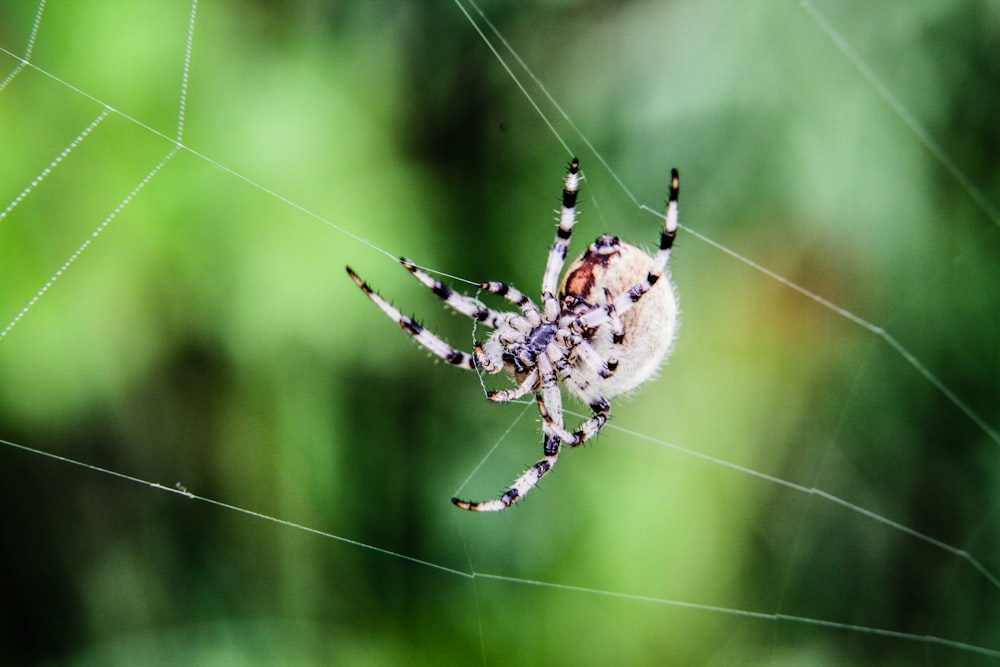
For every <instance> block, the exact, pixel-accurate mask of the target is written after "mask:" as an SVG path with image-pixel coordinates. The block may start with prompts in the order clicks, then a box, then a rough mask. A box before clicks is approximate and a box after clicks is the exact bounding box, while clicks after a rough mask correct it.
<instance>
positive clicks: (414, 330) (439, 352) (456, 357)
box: [347, 266, 479, 370]
mask: <svg viewBox="0 0 1000 667" xmlns="http://www.w3.org/2000/svg"><path fill="white" fill-rule="evenodd" d="M347 274H348V275H349V276H350V277H351V280H353V281H354V283H355V284H356V285H357V286H358V287H360V288H361V291H363V292H364V293H365V294H367V295H368V298H369V299H371V300H372V301H374V302H375V305H377V306H378V307H379V308H381V309H382V312H383V313H385V314H386V315H388V316H389V318H390V319H392V320H395V321H396V323H397V324H399V326H400V327H402V328H403V330H404V331H406V333H408V334H410V335H411V336H413V339H414V340H415V341H417V342H418V343H420V345H421V346H423V347H424V348H426V349H427V350H429V351H430V352H431V353H432V354H434V355H436V356H438V357H440V358H441V359H444V360H445V361H447V362H448V363H449V364H451V365H452V366H458V367H459V368H465V369H467V370H475V369H476V368H478V367H479V364H478V362H477V361H476V359H475V357H473V356H472V355H471V354H468V353H467V352H462V351H461V350H456V349H455V348H453V347H452V346H450V345H448V343H446V342H444V341H443V340H441V339H440V338H439V337H438V336H437V335H435V334H433V333H431V332H430V331H428V330H427V329H425V328H423V327H422V326H421V325H420V324H419V323H418V322H417V321H416V320H414V319H413V318H412V317H407V316H406V315H403V314H402V313H401V312H399V310H397V309H396V307H395V306H393V305H392V304H391V303H389V302H388V301H386V300H385V299H383V298H382V297H381V296H379V294H378V293H377V292H376V291H375V290H373V289H372V288H371V287H369V286H368V283H366V282H365V281H363V280H361V278H359V277H358V274H356V273H354V271H352V270H351V267H349V266H348V267H347Z"/></svg>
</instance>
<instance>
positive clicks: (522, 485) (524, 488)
mask: <svg viewBox="0 0 1000 667" xmlns="http://www.w3.org/2000/svg"><path fill="white" fill-rule="evenodd" d="M559 443H560V440H559V437H558V436H555V435H546V436H545V444H544V449H545V457H544V458H542V459H541V460H540V461H538V462H537V463H535V464H534V465H533V466H531V467H530V468H528V469H527V470H525V471H524V473H522V474H521V476H520V477H518V478H517V479H515V480H514V482H513V483H512V484H511V485H510V488H508V489H507V490H506V491H504V492H503V494H502V495H501V496H500V497H499V498H496V499H495V500H486V501H482V502H470V501H468V500H460V499H458V498H452V499H451V502H453V503H454V504H455V505H456V506H457V507H461V508H462V509H464V510H470V511H472V512H499V511H500V510H505V509H507V508H508V507H510V506H511V505H513V504H514V503H515V502H516V501H518V500H520V499H521V498H522V497H523V496H524V495H525V494H526V493H528V491H530V490H531V489H533V488H534V487H535V485H536V484H538V480H540V479H541V478H542V477H544V476H545V474H546V473H547V472H549V471H550V470H552V467H553V466H554V465H555V464H556V460H557V459H558V458H559Z"/></svg>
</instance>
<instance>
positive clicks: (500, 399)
mask: <svg viewBox="0 0 1000 667" xmlns="http://www.w3.org/2000/svg"><path fill="white" fill-rule="evenodd" d="M537 382H538V370H537V369H535V370H533V371H531V372H530V373H528V377H526V378H524V382H522V383H521V384H519V385H518V386H517V387H515V388H513V389H501V390H500V391H488V392H486V398H488V399H489V400H491V401H493V402H494V403H507V402H508V401H513V400H515V399H518V398H521V397H522V396H524V395H525V394H528V393H530V392H531V390H532V388H533V387H534V386H535V383H537Z"/></svg>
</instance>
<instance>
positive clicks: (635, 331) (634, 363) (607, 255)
mask: <svg viewBox="0 0 1000 667" xmlns="http://www.w3.org/2000/svg"><path fill="white" fill-rule="evenodd" d="M652 266H653V257H652V256H650V255H649V254H648V253H647V252H645V251H644V250H641V249H639V248H637V247H635V246H633V245H631V244H628V243H625V242H623V241H621V240H619V239H618V238H617V237H615V236H610V235H607V234H605V235H603V236H601V237H599V238H598V239H597V240H596V241H594V242H593V243H591V244H590V246H589V247H588V248H587V250H586V251H584V252H583V254H581V255H580V256H579V257H577V258H576V259H575V260H573V262H572V263H571V264H570V265H569V268H568V269H567V270H566V274H565V275H564V276H563V280H562V283H561V284H560V286H559V300H560V304H561V305H562V308H563V315H567V314H571V313H572V314H578V315H579V314H583V313H586V312H587V311H589V310H592V309H593V308H594V307H595V306H596V307H605V306H607V304H608V300H607V296H608V295H610V297H611V300H612V301H614V300H615V299H617V298H618V297H619V295H621V294H623V293H625V292H627V291H629V290H631V289H633V288H635V287H636V286H639V285H642V284H643V283H645V281H647V279H648V277H649V274H650V269H651V268H652ZM621 324H622V329H623V332H624V336H622V338H621V342H619V343H615V341H614V338H615V336H614V332H613V327H612V324H611V323H610V322H605V323H603V324H601V325H600V326H598V327H597V328H596V329H594V330H593V331H591V332H589V337H588V342H589V344H590V345H591V346H592V347H593V348H594V351H595V352H597V355H598V356H599V357H600V358H601V359H611V358H614V359H617V361H618V365H617V367H616V369H615V371H614V373H612V374H610V375H609V376H607V377H603V376H602V374H601V373H600V369H589V368H584V366H585V365H586V364H585V362H583V361H582V360H581V362H580V366H581V367H580V371H581V372H584V373H586V375H587V379H588V380H589V381H590V382H591V383H593V384H594V385H596V387H597V389H598V390H599V391H600V392H601V394H603V395H604V396H605V397H607V398H611V397H613V396H617V395H620V394H623V393H626V392H628V391H631V390H632V389H635V388H636V387H638V386H639V385H641V384H642V383H644V382H646V381H647V380H649V379H650V378H652V377H653V376H654V375H655V374H656V371H657V370H658V369H659V368H660V366H661V365H662V364H663V361H664V359H665V358H666V357H667V354H668V353H669V352H670V347H671V344H672V343H673V340H674V335H675V333H676V329H677V299H676V297H675V296H674V290H673V287H672V286H671V284H670V280H669V278H668V276H667V275H666V274H664V275H663V277H662V278H660V279H659V280H656V281H655V282H654V283H653V284H652V287H650V288H649V289H648V291H646V292H645V294H643V296H642V298H641V299H640V300H637V301H635V304H634V306H633V307H631V308H629V309H628V310H627V311H625V312H624V313H622V315H621Z"/></svg>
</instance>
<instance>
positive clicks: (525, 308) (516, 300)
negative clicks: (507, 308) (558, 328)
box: [479, 281, 542, 324]
mask: <svg viewBox="0 0 1000 667" xmlns="http://www.w3.org/2000/svg"><path fill="white" fill-rule="evenodd" d="M479 289H482V290H486V291H487V292H489V293H491V294H496V295H498V296H502V297H503V298H505V299H507V300H508V301H510V302H511V303H512V304H514V305H515V306H517V307H518V308H520V309H521V314H522V315H525V316H528V317H530V316H531V315H532V314H535V315H538V314H539V313H541V312H542V311H541V310H539V308H538V306H536V305H535V302H534V301H532V300H531V299H530V298H529V297H528V296H527V295H526V294H524V293H523V292H521V291H520V290H519V289H517V288H515V287H512V286H511V285H508V284H507V283H501V282H497V281H491V282H486V283H480V284H479ZM536 324H537V323H536Z"/></svg>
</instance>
